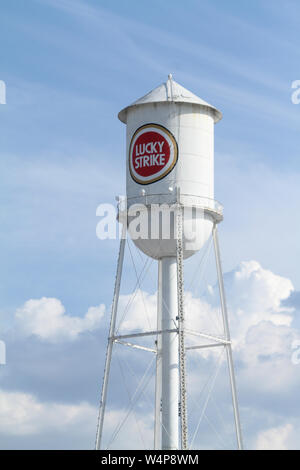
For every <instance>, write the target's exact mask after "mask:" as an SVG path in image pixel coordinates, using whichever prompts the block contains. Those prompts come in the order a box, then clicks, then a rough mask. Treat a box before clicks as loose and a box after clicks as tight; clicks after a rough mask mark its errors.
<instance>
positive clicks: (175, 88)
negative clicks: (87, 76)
mask: <svg viewBox="0 0 300 470" xmlns="http://www.w3.org/2000/svg"><path fill="white" fill-rule="evenodd" d="M162 102H174V103H190V104H198V105H199V106H201V107H202V108H206V109H211V110H212V112H213V115H214V120H215V123H216V122H218V121H220V119H222V113H221V112H220V111H218V109H217V108H215V107H214V106H212V105H211V104H209V103H206V101H204V100H202V99H201V98H199V97H198V96H197V95H194V93H192V92H191V91H189V90H187V89H186V88H184V87H183V86H181V85H179V83H177V82H175V80H173V77H172V75H171V74H170V75H169V76H168V80H167V81H166V83H162V84H161V85H159V86H158V87H156V88H154V90H152V91H150V92H149V93H147V94H146V95H145V96H143V97H142V98H139V99H138V100H137V101H135V102H134V103H132V104H131V105H129V106H126V108H124V109H122V110H121V111H120V112H119V114H118V117H119V119H120V121H122V122H124V123H125V124H126V121H127V111H128V109H130V108H132V107H135V106H141V105H143V104H147V103H162Z"/></svg>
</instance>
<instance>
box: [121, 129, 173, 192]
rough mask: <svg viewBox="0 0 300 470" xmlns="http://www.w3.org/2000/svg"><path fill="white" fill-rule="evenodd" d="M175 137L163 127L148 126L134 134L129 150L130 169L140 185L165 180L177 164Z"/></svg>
mask: <svg viewBox="0 0 300 470" xmlns="http://www.w3.org/2000/svg"><path fill="white" fill-rule="evenodd" d="M177 156H178V150H177V143H176V141H175V138H174V136H173V135H172V134H171V132H170V131H168V130H167V129H166V128H164V127H163V126H159V125H158V124H147V125H145V126H142V127H140V128H139V129H137V131H136V132H135V133H134V135H133V137H132V139H131V144H130V149H129V169H130V173H131V176H132V178H133V179H134V181H136V182H137V183H139V184H149V183H153V182H155V181H158V180H160V179H162V178H164V177H165V176H166V175H167V174H168V173H170V171H171V170H172V169H173V167H174V166H175V164H176V162H177Z"/></svg>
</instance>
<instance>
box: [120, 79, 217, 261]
mask: <svg viewBox="0 0 300 470" xmlns="http://www.w3.org/2000/svg"><path fill="white" fill-rule="evenodd" d="M119 118H120V120H121V121H123V122H125V123H126V126H127V134H126V137H127V144H126V147H127V165H126V167H127V185H126V188H127V189H126V191H127V209H128V213H129V217H128V221H129V233H130V234H131V236H132V238H133V239H134V242H135V244H136V245H137V246H138V248H139V249H141V250H142V251H143V252H144V253H145V254H147V255H148V256H150V257H152V258H155V259H160V258H163V257H166V256H174V255H175V254H176V241H175V239H174V232H173V228H174V227H173V226H174V221H173V218H172V216H171V239H170V238H168V225H169V220H170V219H168V217H166V218H165V219H164V218H163V219H162V220H160V221H159V219H158V212H159V210H161V206H160V205H161V204H166V205H167V206H166V208H165V213H167V207H170V206H171V205H173V204H175V203H176V202H180V203H181V204H182V205H183V207H184V225H183V227H184V257H185V258H187V257H189V256H191V255H192V254H194V253H195V252H197V251H198V250H200V249H201V247H202V246H203V244H204V243H205V242H206V241H207V239H208V237H209V235H210V233H211V230H212V224H213V218H214V217H215V215H216V214H217V213H218V212H220V208H219V207H218V205H217V203H216V202H215V201H214V124H215V122H217V121H218V120H219V119H221V113H220V112H219V111H218V110H216V108H214V107H213V106H211V105H209V104H208V103H206V102H204V101H203V100H201V99H200V98H198V97H197V96H195V95H193V94H192V93H190V92H189V91H188V90H186V89H185V88H183V87H181V86H180V85H178V84H177V83H176V82H174V80H173V79H172V77H169V79H168V81H167V83H165V84H163V85H161V86H159V87H157V88H156V89H155V90H153V91H152V92H150V93H149V94H148V95H146V96H145V97H143V98H141V99H140V100H138V101H137V102H135V103H133V105H131V106H129V107H127V108H125V109H124V110H122V111H121V112H120V113H119ZM153 204H157V205H159V206H157V207H155V206H154V207H153ZM150 207H151V211H152V216H151V213H150ZM192 207H194V209H193V210H192V209H191V208H192ZM134 214H137V215H139V219H140V221H141V225H142V226H143V227H142V228H143V229H144V231H143V230H142V235H141V236H140V237H138V238H137V234H136V232H135V233H134V234H133V233H131V228H130V227H131V221H132V220H133V218H134ZM192 219H193V223H192ZM195 224H196V225H195ZM133 227H134V229H135V228H136V226H135V225H134V224H133ZM146 227H147V228H146ZM195 227H196V232H197V236H196V237H195ZM133 232H134V230H133Z"/></svg>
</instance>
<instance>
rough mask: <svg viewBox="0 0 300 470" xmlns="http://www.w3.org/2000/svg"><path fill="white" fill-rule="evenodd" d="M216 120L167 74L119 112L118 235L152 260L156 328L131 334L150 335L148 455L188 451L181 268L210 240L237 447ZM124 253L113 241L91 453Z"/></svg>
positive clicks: (106, 375)
mask: <svg viewBox="0 0 300 470" xmlns="http://www.w3.org/2000/svg"><path fill="white" fill-rule="evenodd" d="M221 118H222V115H221V113H220V111H218V110H217V109H216V108H215V107H213V106H211V105H210V104H208V103H206V102H205V101H203V100H202V99H200V98H199V97H197V96H196V95H194V94H193V93H191V92H190V91H188V90H186V89H185V88H183V87H182V86H181V85H179V84H178V83H176V82H175V81H174V80H173V78H172V76H171V75H169V77H168V80H167V82H166V83H163V84H162V85H160V86H159V87H157V88H155V89H154V90H153V91H151V92H150V93H148V94H147V95H145V96H144V97H142V98H140V99H139V100H137V101H136V102H134V103H133V104H132V105H130V106H128V107H126V108H124V109H123V110H122V111H120V113H119V119H120V120H121V121H122V122H123V123H125V124H126V135H127V150H126V174H127V201H126V202H127V205H126V207H125V210H124V209H123V210H122V213H121V214H120V219H121V216H122V220H123V221H124V220H125V223H124V224H123V235H124V233H125V232H126V231H127V230H128V232H129V235H130V236H131V237H132V239H133V241H134V243H135V244H136V246H137V247H138V248H139V249H140V250H141V251H142V252H143V253H145V254H146V255H147V256H149V257H151V258H154V259H156V260H158V306H157V330H156V331H154V332H144V333H140V334H139V335H138V336H143V335H149V334H153V335H156V337H157V348H156V355H157V359H156V360H157V367H156V394H155V395H156V398H155V448H156V449H163V450H173V449H180V448H181V449H188V429H187V404H186V380H185V374H186V372H185V353H186V347H185V334H186V331H185V325H184V288H183V264H184V259H185V258H187V257H190V256H192V255H193V254H194V253H196V252H197V251H199V250H200V249H201V248H202V247H203V245H204V243H205V242H206V241H207V240H208V238H209V237H210V235H211V234H212V236H213V240H214V248H215V255H216V266H217V274H218V281H219V291H220V300H221V307H222V314H223V325H224V338H213V337H211V340H212V341H214V342H215V343H216V344H217V345H220V346H223V347H225V349H226V353H227V360H228V368H229V376H230V384H231V392H232V400H233V409H234V417H235V426H236V436H237V446H238V448H239V449H241V448H242V435H241V427H240V421H239V412H238V403H237V395H236V387H235V378H234V369H233V361H232V352H231V342H230V335H229V327H228V318H227V309H226V301H225V293H224V285H223V277H222V270H221V262H220V254H219V245H218V236H217V224H218V223H219V222H220V221H222V219H223V216H222V206H220V204H219V203H218V202H217V201H215V200H214V125H215V123H217V122H218V121H219V120H220V119H221ZM169 209H171V210H169ZM166 213H167V216H166V217H165V215H166ZM137 214H138V216H139V222H140V225H142V227H140V229H141V228H142V229H144V230H140V233H139V234H137V233H136V232H134V230H133V228H132V227H134V229H136V224H134V223H133V222H134V220H135V219H136V217H137ZM159 214H162V215H161V216H160V215H159ZM124 215H125V218H124ZM133 232H134V233H133ZM124 249H125V237H123V238H122V240H121V242H120V252H119V259H118V268H117V276H116V285H115V292H114V300H113V305H112V317H111V327H110V334H109V338H108V347H107V356H106V364H105V373H104V380H103V388H102V395H101V403H100V412H99V423H98V430H97V439H96V448H98V449H99V448H100V446H101V438H102V431H103V423H104V414H105V404H106V397H107V389H108V378H109V369H110V362H111V355H112V350H113V344H114V342H115V341H116V340H118V341H120V337H116V336H115V323H116V315H117V307H118V298H119V290H120V282H121V275H122V265H123V257H124ZM199 335H200V336H201V332H199ZM129 336H130V335H126V338H128V337H129ZM134 336H137V335H136V334H135V335H134V334H133V335H132V337H134ZM213 344H214V343H213ZM210 346H212V344H208V345H207V347H210ZM201 347H203V346H201Z"/></svg>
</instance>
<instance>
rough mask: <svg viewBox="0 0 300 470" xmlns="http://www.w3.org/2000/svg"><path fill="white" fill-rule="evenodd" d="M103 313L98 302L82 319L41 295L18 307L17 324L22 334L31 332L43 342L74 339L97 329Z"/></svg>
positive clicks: (103, 309)
mask: <svg viewBox="0 0 300 470" xmlns="http://www.w3.org/2000/svg"><path fill="white" fill-rule="evenodd" d="M104 312H105V306H104V305H103V304H101V305H99V306H98V307H90V308H89V309H88V311H87V312H86V314H85V316H84V317H82V318H81V317H72V316H69V315H67V314H66V312H65V308H64V306H63V304H62V303H61V301H60V300H58V299H55V298H48V297H42V298H41V299H31V300H28V301H27V302H25V304H24V305H23V306H22V307H20V308H18V309H17V311H16V314H15V318H16V327H17V331H18V332H19V333H21V334H22V335H24V336H30V335H34V336H37V337H39V338H40V339H42V340H46V341H51V342H57V341H66V340H74V339H76V338H77V337H78V335H80V333H83V332H85V331H93V330H95V329H97V328H99V326H100V324H101V319H102V317H103V315H104Z"/></svg>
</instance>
